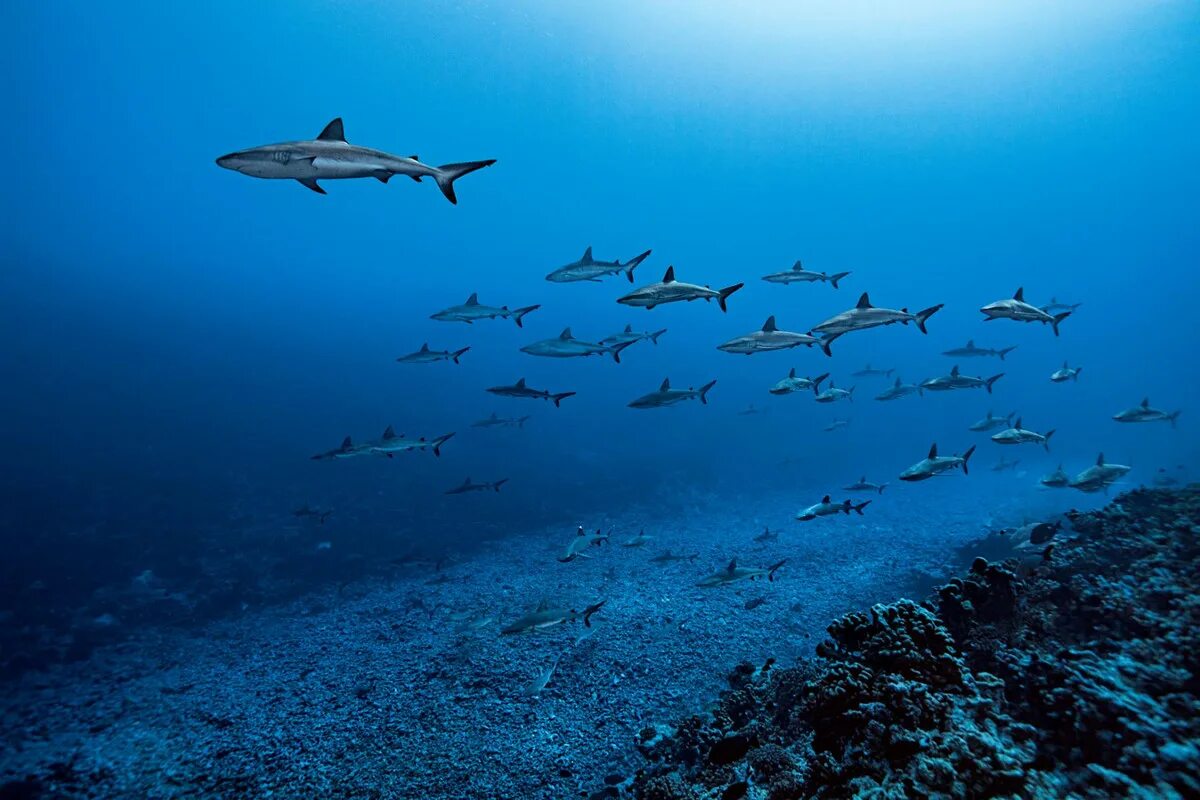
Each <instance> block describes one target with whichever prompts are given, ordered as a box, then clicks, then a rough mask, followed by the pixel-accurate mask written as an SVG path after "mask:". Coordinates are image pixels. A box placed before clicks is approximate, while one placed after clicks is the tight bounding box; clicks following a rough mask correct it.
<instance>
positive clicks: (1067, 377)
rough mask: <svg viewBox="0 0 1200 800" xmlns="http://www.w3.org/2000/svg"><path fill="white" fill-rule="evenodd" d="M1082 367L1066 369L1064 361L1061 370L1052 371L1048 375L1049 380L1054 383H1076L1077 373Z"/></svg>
mask: <svg viewBox="0 0 1200 800" xmlns="http://www.w3.org/2000/svg"><path fill="white" fill-rule="evenodd" d="M1082 369H1083V367H1068V366H1067V362H1066V361H1064V362H1063V365H1062V368H1060V369H1056V370H1054V372H1051V373H1050V380H1051V381H1053V382H1054V383H1065V382H1067V381H1078V380H1079V372H1080V370H1082Z"/></svg>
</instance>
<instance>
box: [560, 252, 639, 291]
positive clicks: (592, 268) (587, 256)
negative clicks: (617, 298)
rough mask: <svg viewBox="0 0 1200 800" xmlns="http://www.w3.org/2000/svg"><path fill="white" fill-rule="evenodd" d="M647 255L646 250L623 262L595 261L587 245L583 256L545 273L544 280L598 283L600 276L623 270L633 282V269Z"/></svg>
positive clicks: (619, 272) (615, 273)
mask: <svg viewBox="0 0 1200 800" xmlns="http://www.w3.org/2000/svg"><path fill="white" fill-rule="evenodd" d="M649 256H650V251H649V250H647V251H646V252H644V253H642V254H640V255H636V256H634V257H633V258H631V259H629V260H628V261H626V262H625V263H623V264H622V263H621V262H620V261H597V260H596V259H595V258H593V257H592V248H591V247H590V246H589V247H588V249H587V250H584V251H583V256H582V257H580V259H579V260H578V261H572V262H571V263H570V264H565V265H564V266H561V267H559V268H558V269H556V270H554V271H553V272H551V273H550V274H549V275H547V276H546V280H548V281H550V282H551V283H578V282H579V281H591V282H592V283H600V279H601V278H604V277H607V276H609V275H620V274H621V273H622V272H624V273H625V277H627V278H629V282H630V283H633V271H634V270H635V269H637V267H638V265H639V264H641V263H642V262H643V261H645V260H646V259H647V258H648V257H649Z"/></svg>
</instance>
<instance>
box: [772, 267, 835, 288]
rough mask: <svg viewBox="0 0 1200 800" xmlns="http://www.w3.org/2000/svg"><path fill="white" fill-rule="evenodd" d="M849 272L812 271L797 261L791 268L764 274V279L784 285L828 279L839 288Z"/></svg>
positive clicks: (821, 281) (820, 281) (818, 281)
mask: <svg viewBox="0 0 1200 800" xmlns="http://www.w3.org/2000/svg"><path fill="white" fill-rule="evenodd" d="M849 274H850V273H849V272H835V273H833V274H832V275H830V274H828V273H826V272H812V271H811V270H807V269H805V268H804V265H803V264H801V263H800V262H799V261H797V262H796V263H795V264H793V265H792V268H791V269H789V270H786V271H784V272H772V273H771V274H770V275H763V280H764V281H767V282H768V283H782V284H784V285H787V284H789V283H824V282H826V281H828V282H829V283H831V284H833V288H835V289H836V288H838V281H840V280H841V279H842V278H844V277H846V276H847V275H849Z"/></svg>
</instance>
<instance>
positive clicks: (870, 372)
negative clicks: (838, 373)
mask: <svg viewBox="0 0 1200 800" xmlns="http://www.w3.org/2000/svg"><path fill="white" fill-rule="evenodd" d="M895 371H896V370H894V369H875V368H874V367H872V366H871V365H870V364H869V363H868V364H867V365H866V366H865V367H863V368H862V369H860V370H859V371H858V372H852V373H850V375H851V377H854V378H874V377H880V378H890V377H892V373H893V372H895Z"/></svg>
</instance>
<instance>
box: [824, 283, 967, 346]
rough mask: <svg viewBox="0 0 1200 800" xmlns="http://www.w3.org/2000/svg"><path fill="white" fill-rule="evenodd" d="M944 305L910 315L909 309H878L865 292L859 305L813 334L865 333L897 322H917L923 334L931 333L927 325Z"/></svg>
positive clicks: (826, 323)
mask: <svg viewBox="0 0 1200 800" xmlns="http://www.w3.org/2000/svg"><path fill="white" fill-rule="evenodd" d="M942 305H943V304H942V303H938V304H937V305H936V306H930V307H929V308H927V309H925V310H923V311H918V312H917V313H916V314H910V313H908V309H907V308H902V309H900V310H899V311H897V310H895V309H892V308H878V307H876V306H873V305H871V298H870V297H868V296H867V293H866V292H863V293H862V296H861V297H859V298H858V304H857V305H856V306H855V307H854V308H852V309H850V310H849V311H843V312H842V313H840V314H836V315H834V316H832V317H830V318H829V319H827V320H825V321H824V322H822V323H821V324H820V325H817V326H815V327H814V328H813V329H812V332H813V333H820V334H824V335H827V336H832V335H833V334H835V333H849V332H850V331H864V330H867V329H868V328H878V327H879V326H881V325H895V324H896V323H897V322H898V323H900V324H901V325H907V324H908V323H910V322H915V323H917V328H918V329H919V330H920V331H921V333H929V331H928V330H926V329H925V323H926V321H928V319H929V318H930V317H932V316H933V315H934V314H936V313H937V312H938V311H939V310H941V308H942Z"/></svg>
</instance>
